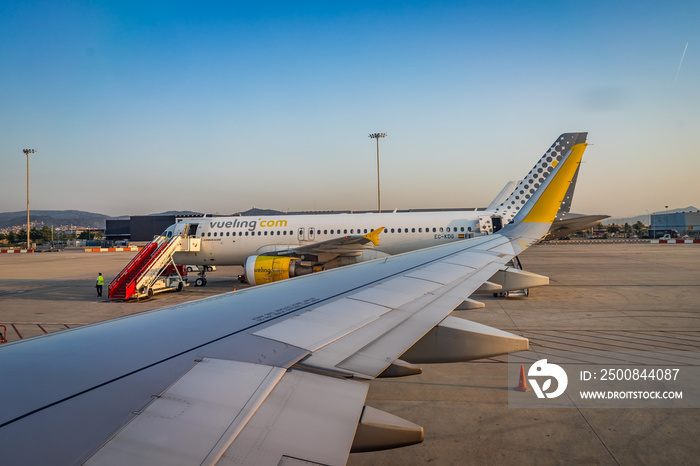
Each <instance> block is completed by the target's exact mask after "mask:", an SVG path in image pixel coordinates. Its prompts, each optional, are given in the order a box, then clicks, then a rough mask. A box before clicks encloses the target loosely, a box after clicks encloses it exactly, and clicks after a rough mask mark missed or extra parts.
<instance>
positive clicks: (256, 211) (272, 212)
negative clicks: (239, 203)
mask: <svg viewBox="0 0 700 466" xmlns="http://www.w3.org/2000/svg"><path fill="white" fill-rule="evenodd" d="M284 214H285V213H284V212H280V211H279V210H272V209H258V208H257V207H253V208H252V209H248V210H246V211H245V212H241V215H243V216H245V217H254V216H256V215H284Z"/></svg>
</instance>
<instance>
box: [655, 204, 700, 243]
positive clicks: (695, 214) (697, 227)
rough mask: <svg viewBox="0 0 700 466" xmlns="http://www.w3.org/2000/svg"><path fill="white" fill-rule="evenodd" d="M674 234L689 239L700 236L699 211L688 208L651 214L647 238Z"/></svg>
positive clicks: (694, 208) (691, 207)
mask: <svg viewBox="0 0 700 466" xmlns="http://www.w3.org/2000/svg"><path fill="white" fill-rule="evenodd" d="M675 233H677V234H678V235H680V236H683V235H688V236H691V237H696V236H698V235H700V209H698V208H697V207H693V206H690V207H684V208H682V209H673V210H662V211H660V212H654V213H652V214H651V220H650V222H649V237H651V238H661V237H662V236H664V235H666V234H669V235H671V236H673V235H674V234H675Z"/></svg>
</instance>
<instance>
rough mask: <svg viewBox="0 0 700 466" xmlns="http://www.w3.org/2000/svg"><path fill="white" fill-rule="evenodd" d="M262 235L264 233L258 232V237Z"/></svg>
mask: <svg viewBox="0 0 700 466" xmlns="http://www.w3.org/2000/svg"><path fill="white" fill-rule="evenodd" d="M265 233H267V232H265ZM261 234H262V232H260V231H259V232H258V236H260V235H261Z"/></svg>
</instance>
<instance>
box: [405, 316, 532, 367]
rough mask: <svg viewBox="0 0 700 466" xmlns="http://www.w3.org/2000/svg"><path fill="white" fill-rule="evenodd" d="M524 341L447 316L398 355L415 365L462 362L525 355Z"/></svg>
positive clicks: (520, 338)
mask: <svg viewBox="0 0 700 466" xmlns="http://www.w3.org/2000/svg"><path fill="white" fill-rule="evenodd" d="M528 347H529V342H528V339H527V338H523V337H521V336H518V335H514V334H512V333H508V332H504V331H502V330H498V329H495V328H493V327H488V326H486V325H482V324H478V323H476V322H471V321H469V320H466V319H460V318H459V317H453V316H448V317H446V318H445V320H443V321H442V322H440V324H439V325H437V326H436V327H433V329H432V330H430V331H429V332H428V333H427V334H425V336H424V337H423V338H421V339H420V340H418V342H417V343H416V344H415V345H413V346H412V347H411V348H410V349H409V350H408V351H406V352H405V353H404V354H403V355H401V359H403V360H405V361H409V362H411V363H414V364H420V363H424V364H429V363H444V362H465V361H473V360H475V359H482V358H490V357H493V356H500V355H502V354H506V353H509V352H512V351H526V350H527V349H528Z"/></svg>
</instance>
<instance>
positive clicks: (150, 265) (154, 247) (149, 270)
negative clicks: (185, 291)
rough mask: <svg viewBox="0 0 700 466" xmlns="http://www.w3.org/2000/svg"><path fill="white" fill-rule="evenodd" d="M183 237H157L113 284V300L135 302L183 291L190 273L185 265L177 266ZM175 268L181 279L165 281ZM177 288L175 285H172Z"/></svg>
mask: <svg viewBox="0 0 700 466" xmlns="http://www.w3.org/2000/svg"><path fill="white" fill-rule="evenodd" d="M180 245H181V237H180V236H173V237H172V238H171V239H169V238H167V237H165V236H156V237H155V238H154V239H153V241H151V242H150V243H148V244H147V245H146V246H145V247H144V248H143V249H142V250H141V251H140V252H139V253H138V254H137V255H136V256H135V257H134V258H133V259H132V260H131V262H129V264H127V266H126V267H124V270H122V271H121V272H120V273H119V275H117V277H116V278H115V279H114V280H112V282H111V283H110V284H109V298H110V299H124V300H127V299H132V298H141V297H144V296H148V297H151V296H153V293H154V292H155V291H164V289H166V288H167V289H170V288H175V287H176V288H177V289H178V291H179V290H181V289H182V286H183V281H184V280H183V279H182V275H183V274H186V272H184V268H183V267H181V266H177V267H175V266H174V263H173V262H172V255H173V253H175V252H177V251H178V250H180ZM170 265H172V266H173V267H174V268H175V269H176V270H177V272H176V274H177V276H176V277H174V279H173V280H171V279H169V278H164V277H163V276H162V275H163V272H164V271H165V270H166V268H168V267H169V266H170ZM171 281H172V283H174V284H175V286H172V283H171Z"/></svg>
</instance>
